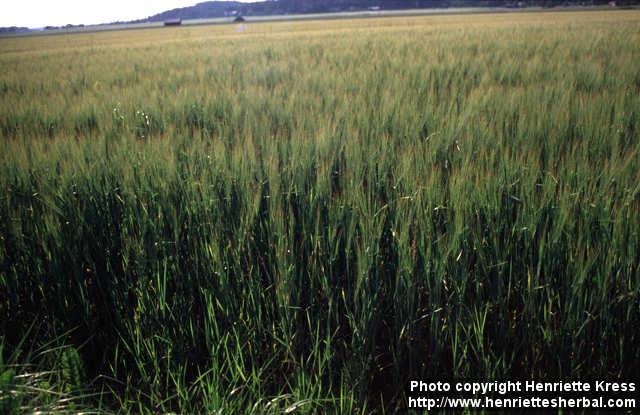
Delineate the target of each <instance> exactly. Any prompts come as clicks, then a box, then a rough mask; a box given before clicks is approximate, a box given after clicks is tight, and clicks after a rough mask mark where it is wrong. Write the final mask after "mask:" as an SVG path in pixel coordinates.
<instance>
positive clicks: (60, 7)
mask: <svg viewBox="0 0 640 415" xmlns="http://www.w3.org/2000/svg"><path fill="white" fill-rule="evenodd" d="M202 1H205V0H17V1H16V0H13V1H12V0H1V2H0V27H6V26H20V27H23V26H24V27H30V28H37V27H44V26H62V25H66V24H81V23H82V24H96V23H109V22H114V21H117V20H121V21H126V20H135V19H142V18H145V17H147V16H151V15H153V14H156V13H160V12H163V11H165V10H169V9H175V8H176V7H185V6H192V5H194V4H196V3H200V2H202ZM239 1H243V2H245V3H246V2H247V1H248V0H239ZM253 1H255V0H253Z"/></svg>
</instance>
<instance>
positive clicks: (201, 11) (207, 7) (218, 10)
mask: <svg viewBox="0 0 640 415" xmlns="http://www.w3.org/2000/svg"><path fill="white" fill-rule="evenodd" d="M609 2H610V0H322V1H321V0H270V1H260V2H254V3H240V2H237V1H207V2H202V3H198V4H196V5H194V6H191V7H182V8H178V9H172V10H167V11H165V12H162V13H159V14H156V15H153V16H150V17H149V18H147V19H143V20H141V21H149V22H158V21H164V20H168V19H184V20H188V19H210V18H216V17H226V16H234V15H253V16H262V15H277V14H294V13H295V14H298V13H335V12H341V11H357V10H367V9H379V10H401V9H420V8H447V7H508V8H511V7H556V6H578V5H582V6H597V5H607V4H609ZM638 3H640V0H618V1H616V4H617V5H618V6H624V5H631V4H638Z"/></svg>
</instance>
